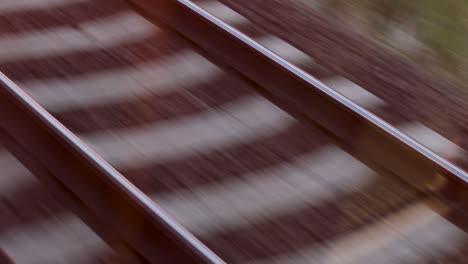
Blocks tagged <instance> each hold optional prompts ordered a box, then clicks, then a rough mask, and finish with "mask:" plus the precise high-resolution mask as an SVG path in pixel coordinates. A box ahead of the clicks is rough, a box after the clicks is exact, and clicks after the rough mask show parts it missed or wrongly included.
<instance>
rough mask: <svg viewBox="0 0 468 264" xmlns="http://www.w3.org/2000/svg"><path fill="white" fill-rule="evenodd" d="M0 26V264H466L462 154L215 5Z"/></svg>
mask: <svg viewBox="0 0 468 264" xmlns="http://www.w3.org/2000/svg"><path fill="white" fill-rule="evenodd" d="M0 18H1V19H2V24H0V69H1V70H2V71H3V73H4V74H5V75H2V76H1V78H0V79H1V80H0V81H1V85H0V88H1V90H0V107H1V108H2V110H1V111H0V132H1V133H0V136H1V137H0V139H1V141H2V143H3V145H4V149H2V150H1V152H0V168H1V169H2V170H1V171H2V177H0V195H1V196H0V197H1V200H0V201H1V203H0V206H1V208H0V212H1V216H0V249H1V251H0V262H1V263H3V262H5V263H406V262H411V263H429V262H434V263H467V262H468V257H467V256H466V250H465V249H467V248H468V237H467V236H466V235H465V232H464V230H465V228H466V224H465V222H466V221H465V217H464V213H463V208H464V206H465V205H464V201H465V200H464V194H465V186H466V181H467V179H468V176H467V174H466V172H464V171H463V170H461V169H459V168H458V167H456V166H455V165H453V164H452V163H451V161H453V160H456V159H459V158H461V157H463V156H464V155H465V153H464V150H463V149H461V148H460V147H458V146H457V145H456V144H454V143H452V142H451V141H450V140H448V139H446V138H444V137H442V136H441V135H439V134H437V133H436V132H434V131H432V130H430V129H429V128H427V127H425V126H424V125H422V124H420V123H418V122H416V121H414V120H410V119H408V118H404V117H401V116H399V115H397V114H396V112H395V111H394V109H392V107H391V106H390V105H388V104H387V103H386V102H385V101H383V100H382V99H380V98H378V97H376V96H374V95H373V94H371V93H369V92H368V91H366V90H365V89H363V88H361V87H359V86H358V85H356V84H354V83H352V82H351V81H349V80H347V79H345V78H343V77H340V76H334V75H330V74H326V73H325V74H321V75H320V76H317V75H316V74H314V73H317V72H321V71H320V70H317V69H320V65H318V64H317V63H316V62H315V61H314V59H313V58H311V57H309V56H308V55H307V54H306V53H304V52H302V51H300V50H298V49H297V48H295V47H294V46H293V45H291V44H289V43H286V42H285V41H283V40H282V39H280V38H278V37H276V36H273V35H271V34H268V33H267V32H266V31H264V30H261V29H259V28H258V27H256V26H255V25H253V24H252V23H251V22H250V21H249V20H248V19H247V18H245V17H244V16H242V15H241V14H239V13H237V12H236V11H234V10H232V9H230V8H229V7H227V6H225V5H223V4H221V3H220V2H217V1H214V0H203V1H195V2H191V1H188V0H178V1H177V0H128V1H123V0H122V1H121V0H97V1H96V0H20V1H18V0H3V1H0ZM313 76H316V77H318V79H317V78H315V77H313ZM10 79H11V80H10ZM372 112H374V113H376V112H377V113H379V116H383V117H386V116H390V117H392V118H390V119H391V120H392V121H391V122H390V123H387V122H385V121H383V120H382V119H381V118H379V117H377V116H376V115H374V114H372ZM18 161H19V162H18ZM20 162H21V163H20Z"/></svg>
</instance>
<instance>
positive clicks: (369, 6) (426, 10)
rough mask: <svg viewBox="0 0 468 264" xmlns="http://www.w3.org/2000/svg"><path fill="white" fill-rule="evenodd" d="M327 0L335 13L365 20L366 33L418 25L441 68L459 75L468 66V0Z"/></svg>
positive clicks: (421, 38) (419, 35) (420, 35)
mask: <svg viewBox="0 0 468 264" xmlns="http://www.w3.org/2000/svg"><path fill="white" fill-rule="evenodd" d="M311 1H314V0H311ZM324 1H325V2H323V3H324V7H325V8H326V9H327V10H331V12H332V13H333V14H334V15H337V16H344V17H345V18H343V19H345V20H346V18H347V16H349V15H351V16H354V17H356V16H358V17H360V19H361V20H365V23H366V24H367V28H368V30H369V31H370V32H366V33H370V34H379V35H382V36H383V35H385V34H386V33H388V31H389V30H391V28H390V25H400V27H403V29H405V28H414V29H415V30H414V31H413V32H411V35H413V37H414V38H416V39H417V40H419V41H420V42H421V43H423V44H424V46H425V47H426V48H428V49H429V50H430V51H431V52H432V54H434V57H435V60H436V62H437V63H438V64H439V65H438V66H439V67H440V68H444V69H445V70H448V71H450V72H451V73H455V74H457V75H460V74H462V73H463V71H464V70H466V69H468V62H467V61H468V60H467V57H468V51H467V49H468V48H467V47H468V0H324ZM397 48H398V47H397ZM413 58H414V57H413ZM465 77H466V76H465Z"/></svg>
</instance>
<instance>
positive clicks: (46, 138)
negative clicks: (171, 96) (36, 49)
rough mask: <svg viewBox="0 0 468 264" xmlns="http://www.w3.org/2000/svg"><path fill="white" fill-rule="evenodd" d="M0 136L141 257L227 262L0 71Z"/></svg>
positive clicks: (150, 260)
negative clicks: (41, 169)
mask: <svg viewBox="0 0 468 264" xmlns="http://www.w3.org/2000/svg"><path fill="white" fill-rule="evenodd" d="M0 132H1V133H2V136H3V139H5V138H7V139H8V142H4V143H6V144H5V145H6V146H7V148H10V149H11V150H12V152H13V153H18V150H19V152H20V153H21V154H23V155H19V156H17V158H18V159H19V160H20V161H22V162H24V164H25V165H26V166H27V167H28V168H30V169H35V168H38V167H42V168H44V169H45V170H47V172H48V173H49V175H50V177H52V178H54V179H53V180H54V181H57V182H59V184H60V185H62V186H64V188H65V189H66V192H69V193H70V194H71V195H72V196H73V197H77V198H78V199H80V203H82V204H84V206H85V207H86V209H87V211H88V213H89V214H90V215H92V216H96V217H97V218H98V219H100V221H102V222H104V223H106V224H107V225H108V227H109V229H110V230H111V232H115V233H116V234H117V236H118V237H119V238H120V239H121V240H123V241H124V243H125V244H126V245H127V246H129V247H131V250H132V252H136V253H137V255H138V258H140V259H144V260H145V261H147V262H148V263H210V264H215V263H216V264H221V263H224V262H223V261H222V260H221V259H220V258H219V257H218V256H216V255H215V254H214V253H213V252H212V251H211V250H209V249H208V248H207V247H206V246H204V245H203V244H202V243H201V242H200V241H198V240H197V239H196V238H195V237H194V236H193V235H192V234H190V233H189V232H188V231H187V230H185V229H184V228H183V227H182V226H180V225H179V224H178V223H177V222H176V221H175V220H173V219H172V218H171V217H170V216H169V215H167V214H166V213H165V212H164V211H163V210H162V209H161V208H159V207H158V206H157V205H156V204H155V203H154V202H152V201H151V200H150V199H149V198H148V197H147V196H146V195H145V194H144V193H142V192H141V191H140V190H139V189H138V188H137V187H135V186H134V185H133V184H132V183H130V182H129V181H128V180H127V179H126V178H125V177H124V176H122V175H121V174H120V173H119V172H118V171H117V170H115V169H114V168H113V167H112V166H111V165H109V164H108V163H107V162H106V161H105V160H104V159H102V158H101V157H100V156H99V155H98V154H96V153H95V152H94V151H93V150H92V149H91V148H90V147H88V146H87V145H86V144H85V143H84V142H82V141H81V140H80V139H79V138H78V137H77V136H75V135H74V134H73V133H72V132H70V131H69V130H68V129H67V128H66V127H65V126H63V125H62V124H61V123H60V122H59V121H57V120H56V119H55V118H54V117H53V116H52V115H51V114H49V113H48V112H47V111H46V110H45V109H44V108H42V107H41V106H40V105H39V104H38V103H37V102H36V101H34V100H33V99H32V98H31V97H30V96H28V95H27V94H26V93H25V92H24V91H23V90H22V89H21V88H19V87H18V86H17V85H15V84H14V83H13V82H12V81H11V80H10V79H8V77H6V76H5V75H4V74H2V73H0ZM26 156H27V157H26ZM31 161H33V163H34V164H32V163H31ZM33 172H34V171H33ZM91 224H93V223H91Z"/></svg>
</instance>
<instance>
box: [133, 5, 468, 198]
mask: <svg viewBox="0 0 468 264" xmlns="http://www.w3.org/2000/svg"><path fill="white" fill-rule="evenodd" d="M128 1H130V3H131V4H132V5H133V6H134V7H135V8H136V9H137V10H138V11H139V12H140V13H142V15H144V16H145V17H147V18H148V19H149V20H150V21H152V22H154V23H159V24H161V23H162V24H164V25H165V26H166V27H168V28H170V29H172V30H174V31H176V32H178V33H179V34H181V35H182V36H183V37H185V38H186V39H188V40H190V41H191V42H193V43H194V44H195V45H197V46H198V47H199V48H200V49H202V50H203V51H204V52H205V53H206V54H208V55H209V56H210V57H211V58H212V59H214V60H215V61H217V62H218V63H220V64H222V65H224V66H225V67H228V68H230V69H233V70H234V71H236V72H238V73H239V74H241V75H242V76H244V77H246V78H247V79H249V80H251V81H253V82H254V83H256V84H257V85H258V89H259V90H260V91H261V92H262V93H263V94H265V95H266V97H267V98H269V99H270V100H271V101H272V102H273V103H275V104H277V105H278V106H279V107H281V108H282V109H283V110H285V111H286V112H288V113H290V114H291V115H293V116H295V117H297V118H299V119H301V120H304V119H305V120H308V121H310V122H313V123H314V124H317V125H319V126H320V127H322V128H323V129H324V130H325V131H327V133H329V134H331V135H332V136H333V137H334V138H335V139H337V140H338V141H339V142H340V143H341V144H343V146H345V148H346V149H348V151H351V152H353V155H355V156H357V157H358V158H359V159H361V160H362V161H364V162H365V163H366V164H371V165H372V166H375V165H376V164H377V166H378V167H379V168H381V169H383V170H386V171H389V172H391V173H394V174H396V175H398V176H400V177H402V178H403V179H404V180H405V181H407V182H408V183H410V184H412V185H414V186H415V187H418V188H421V189H427V186H426V184H427V183H428V182H430V181H431V180H432V179H433V177H434V175H443V176H444V177H445V178H446V179H448V180H449V182H450V183H451V184H455V185H456V186H459V187H461V189H464V188H465V187H466V183H467V182H468V174H467V173H466V172H465V171H463V170H462V169H460V168H458V167H457V166H455V165H454V164H452V163H451V162H449V161H447V160H445V159H443V158H442V157H440V156H439V155H437V154H435V153H434V152H432V151H431V150H429V149H428V148H426V147H424V146H423V145H421V144H420V143H418V142H416V141H415V140H413V139H411V138H410V137H408V136H407V135H405V134H404V133H402V132H400V131H399V130H398V129H396V128H394V127H393V126H391V125H390V124H388V123H386V122H385V121H383V120H381V119H380V118H378V117H377V116H375V115H373V114H372V113H370V112H369V111H367V110H365V109H363V108H362V107H360V106H358V105H356V104H355V103H353V102H352V101H350V100H349V99H347V98H346V97H344V96H342V95H340V94H339V93H337V92H335V91H334V90H333V89H331V88H330V87H328V86H326V85H325V84H323V83H322V82H320V81H319V80H317V79H316V78H314V77H312V76H310V75H309V74H307V73H306V72H304V71H303V70H301V69H300V68H298V67H296V66H294V65H292V64H291V63H289V62H288V61H286V60H284V59H283V58H281V57H279V56H278V55H276V54H275V53H273V52H271V51H270V50H268V49H267V48H265V47H263V46H262V45H260V44H259V43H257V42H256V41H255V40H253V39H251V38H250V37H248V36H246V35H244V34H243V33H241V32H239V31H238V30H236V29H234V28H233V27H231V26H229V25H228V24H226V23H224V22H223V21H221V20H220V19H218V18H216V17H215V16H213V15H212V14H210V13H208V12H207V11H205V10H203V9H202V8H200V7H199V6H198V5H196V4H195V3H193V2H192V1H190V0H128Z"/></svg>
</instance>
